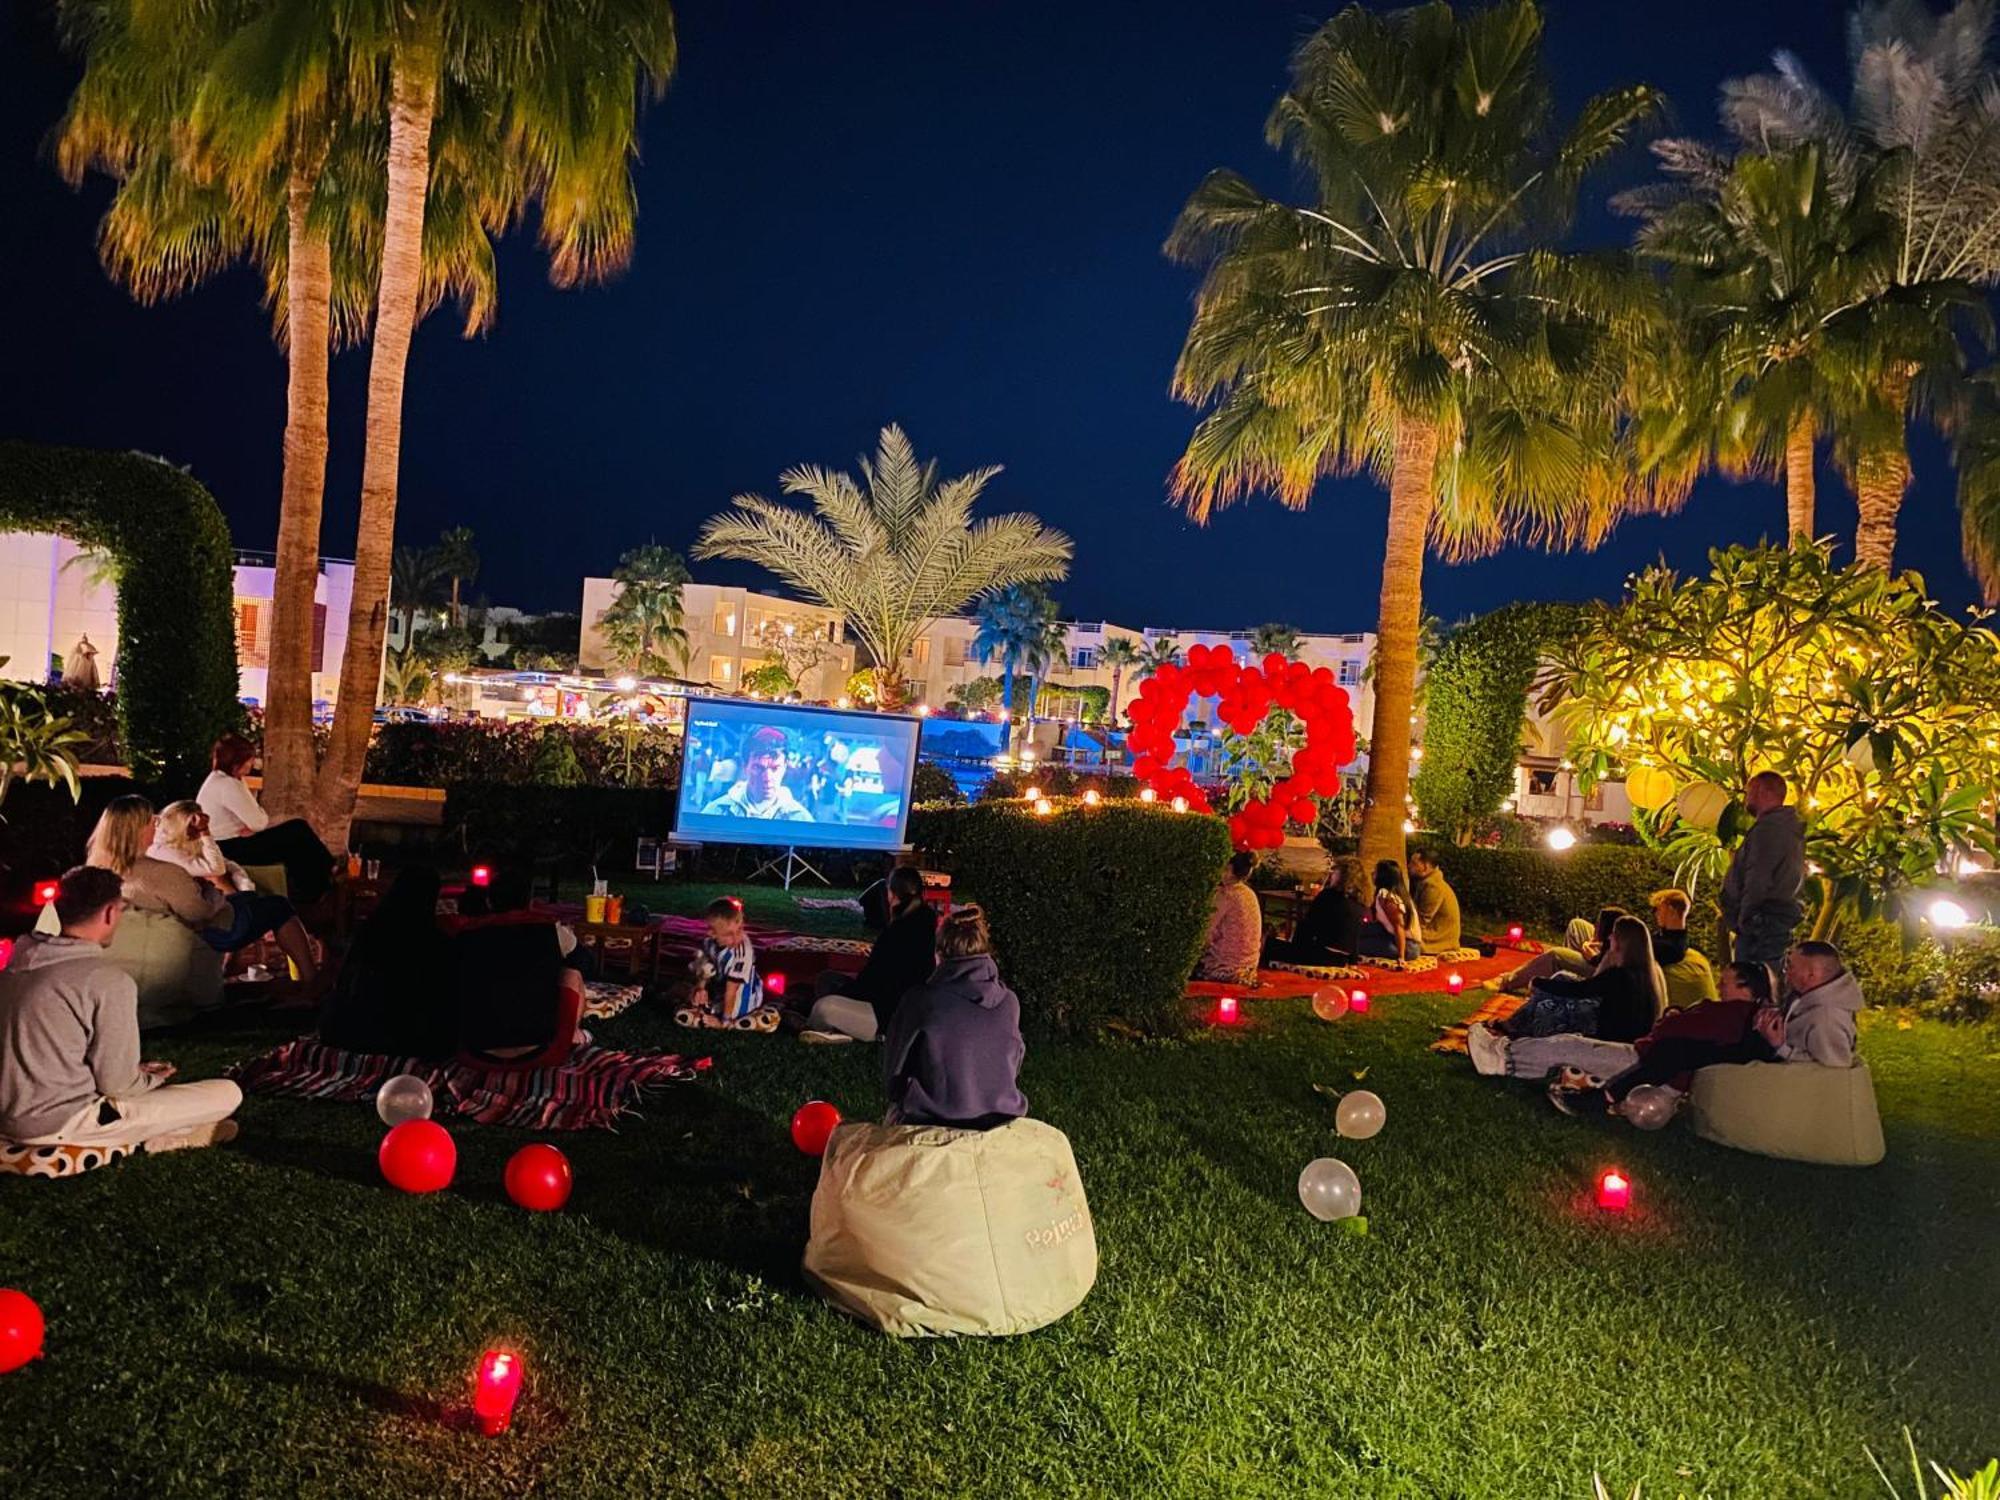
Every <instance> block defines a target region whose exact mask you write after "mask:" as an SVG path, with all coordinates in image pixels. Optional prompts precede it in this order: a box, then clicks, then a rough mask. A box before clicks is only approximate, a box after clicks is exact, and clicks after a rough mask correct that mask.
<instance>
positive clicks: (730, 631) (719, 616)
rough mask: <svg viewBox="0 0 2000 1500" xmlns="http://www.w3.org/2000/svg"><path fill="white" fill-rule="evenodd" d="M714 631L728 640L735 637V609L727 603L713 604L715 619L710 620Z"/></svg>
mask: <svg viewBox="0 0 2000 1500" xmlns="http://www.w3.org/2000/svg"><path fill="white" fill-rule="evenodd" d="M710 623H711V624H712V625H713V627H714V629H715V633H716V634H717V635H719V636H722V637H724V638H725V639H728V640H734V639H735V637H736V611H735V610H734V609H733V608H731V607H730V606H729V605H727V604H718V605H716V606H715V619H714V620H713V621H711V622H710Z"/></svg>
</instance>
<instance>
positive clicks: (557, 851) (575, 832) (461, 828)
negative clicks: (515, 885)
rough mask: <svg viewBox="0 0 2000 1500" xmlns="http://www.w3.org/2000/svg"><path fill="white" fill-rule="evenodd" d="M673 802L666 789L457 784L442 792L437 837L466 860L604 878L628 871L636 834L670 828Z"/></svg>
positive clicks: (660, 832) (664, 832) (659, 832)
mask: <svg viewBox="0 0 2000 1500" xmlns="http://www.w3.org/2000/svg"><path fill="white" fill-rule="evenodd" d="M674 796H675V789H674V788H673V787H604V786H519V785H514V784H511V783H506V782H492V781H486V782H480V781H461V782H458V783H456V784H454V785H453V786H451V787H449V788H447V790H446V792H445V800H444V822H445V832H446V836H447V837H448V838H449V839H450V840H451V842H452V843H454V844H456V845H460V846H461V847H462V848H463V850H464V852H465V854H466V855H467V856H468V857H469V858H473V859H496V860H519V861H527V860H534V859H555V860H558V861H560V862H561V863H562V865H563V866H564V867H566V868H572V869H574V868H580V867H582V866H584V865H596V866H597V867H598V868H599V869H600V870H601V871H603V872H604V873H605V874H606V875H609V874H611V873H612V872H614V871H629V870H630V869H631V868H632V860H633V855H634V852H635V850H634V846H635V844H636V843H637V841H638V839H639V836H640V835H642V834H646V835H651V836H656V837H660V838H664V837H665V836H666V835H667V833H668V832H669V831H670V830H671V829H672V828H673V826H674Z"/></svg>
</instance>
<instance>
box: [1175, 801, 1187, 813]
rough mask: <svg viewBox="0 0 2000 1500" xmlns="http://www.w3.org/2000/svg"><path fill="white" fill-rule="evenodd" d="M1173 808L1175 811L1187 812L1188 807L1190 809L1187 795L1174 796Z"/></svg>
mask: <svg viewBox="0 0 2000 1500" xmlns="http://www.w3.org/2000/svg"><path fill="white" fill-rule="evenodd" d="M1173 808H1174V811H1175V812H1186V811H1187V809H1188V800H1187V798H1185V797H1176V798H1174V801H1173Z"/></svg>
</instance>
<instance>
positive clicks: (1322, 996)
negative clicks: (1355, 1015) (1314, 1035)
mask: <svg viewBox="0 0 2000 1500" xmlns="http://www.w3.org/2000/svg"><path fill="white" fill-rule="evenodd" d="M1313 1014H1314V1015H1316V1016H1318V1017H1319V1018H1320V1019H1321V1020H1322V1021H1338V1020H1339V1019H1340V1018H1341V1017H1342V1016H1344V1015H1346V1014H1347V991H1346V990H1344V989H1342V988H1341V987H1340V986H1339V985H1337V984H1329V985H1323V986H1322V987H1321V988H1319V989H1316V990H1314V991H1313Z"/></svg>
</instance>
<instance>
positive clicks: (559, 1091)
mask: <svg viewBox="0 0 2000 1500" xmlns="http://www.w3.org/2000/svg"><path fill="white" fill-rule="evenodd" d="M708 1067H709V1059H708V1058H705V1057H703V1058H697V1059H693V1060H690V1059H688V1058H685V1057H681V1056H679V1055H678V1054H675V1053H668V1052H614V1051H612V1050H611V1049H610V1048H608V1047H578V1048H577V1049H576V1050H575V1051H574V1052H572V1053H570V1055H569V1059H568V1061H566V1062H565V1063H563V1064H562V1066H560V1067H555V1068H514V1069H509V1068H489V1067H484V1066H481V1065H478V1064H468V1063H456V1062H454V1063H429V1062H424V1061H423V1060H421V1059H420V1058H415V1057H383V1056H381V1055H379V1054H375V1053H365V1052H343V1051H341V1050H340V1049H339V1048H338V1047H329V1046H327V1045H326V1044H325V1043H323V1042H321V1041H319V1040H318V1039H317V1038H315V1037H300V1038H299V1039H298V1040H297V1041H292V1042H286V1043H284V1044H283V1045H281V1046H277V1047H273V1048H272V1049H271V1050H270V1051H269V1052H265V1053H261V1054H259V1055H258V1056H256V1057H253V1058H250V1059H249V1060H248V1061H245V1062H240V1063H238V1064H236V1066H235V1067H233V1068H231V1069H230V1070H229V1076H230V1077H231V1078H233V1079H235V1080H236V1082H237V1083H239V1084H241V1085H242V1087H243V1089H244V1091H245V1092H246V1093H252V1094H273V1095H277V1096H279V1097H281V1098H287V1099H336V1100H343V1101H348V1102H352V1103H360V1102H362V1101H364V1100H368V1099H372V1098H374V1097H375V1091H376V1089H378V1088H380V1087H381V1086H382V1084H383V1083H385V1082H386V1081H387V1080H389V1079H391V1078H394V1077H395V1076H396V1075H397V1074H399V1073H413V1074H415V1075H416V1076H417V1077H419V1078H421V1079H423V1081H424V1082H425V1083H427V1084H429V1085H430V1087H431V1096H432V1098H433V1099H434V1100H435V1101H436V1109H435V1111H434V1115H435V1117H438V1118H444V1119H450V1118H457V1119H469V1120H475V1121H477V1122H478V1123H479V1124H481V1125H512V1126H516V1127H518V1128H520V1129H523V1130H609V1129H610V1128H611V1127H612V1124H613V1123H614V1122H615V1121H616V1120H617V1118H618V1117H619V1116H620V1115H622V1114H629V1113H632V1112H633V1111H634V1110H635V1109H636V1108H637V1106H638V1102H639V1097H640V1095H641V1094H642V1093H643V1092H644V1091H645V1090H647V1089H649V1088H656V1087H658V1086H659V1085H661V1084H664V1083H685V1082H688V1081H690V1080H692V1079H694V1078H696V1077H699V1076H700V1075H701V1074H702V1073H705V1072H706V1071H707V1070H708Z"/></svg>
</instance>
